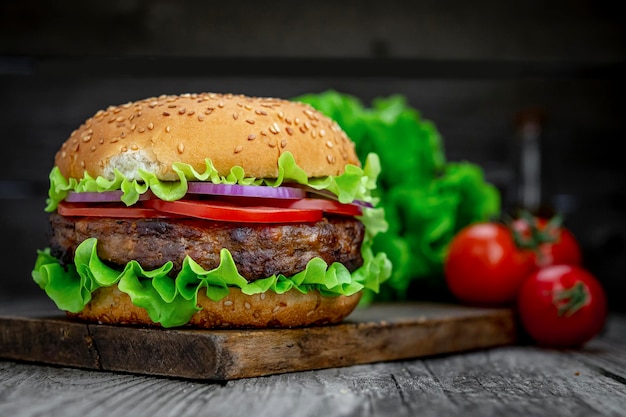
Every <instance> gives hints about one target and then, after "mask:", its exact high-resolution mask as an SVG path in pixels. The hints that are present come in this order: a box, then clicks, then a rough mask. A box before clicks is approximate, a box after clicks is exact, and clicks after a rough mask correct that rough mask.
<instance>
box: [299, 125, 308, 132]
mask: <svg viewBox="0 0 626 417" xmlns="http://www.w3.org/2000/svg"><path fill="white" fill-rule="evenodd" d="M298 130H299V131H300V132H302V133H306V129H305V128H304V126H300V127H299V128H298Z"/></svg>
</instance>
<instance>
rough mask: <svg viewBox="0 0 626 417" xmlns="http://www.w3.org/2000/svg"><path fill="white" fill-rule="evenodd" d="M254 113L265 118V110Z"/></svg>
mask: <svg viewBox="0 0 626 417" xmlns="http://www.w3.org/2000/svg"><path fill="white" fill-rule="evenodd" d="M254 112H255V113H256V114H258V115H259V116H267V112H266V111H265V110H255V111H254Z"/></svg>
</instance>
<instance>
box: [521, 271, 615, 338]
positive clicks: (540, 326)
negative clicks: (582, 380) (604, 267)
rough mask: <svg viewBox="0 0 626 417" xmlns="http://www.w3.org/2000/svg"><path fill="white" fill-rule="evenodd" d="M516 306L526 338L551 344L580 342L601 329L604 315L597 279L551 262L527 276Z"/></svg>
mask: <svg viewBox="0 0 626 417" xmlns="http://www.w3.org/2000/svg"><path fill="white" fill-rule="evenodd" d="M517 305H518V310H519V317H520V321H521V323H522V326H523V327H524V329H525V330H526V331H527V332H528V334H529V335H530V337H532V338H533V339H534V340H535V341H536V342H537V343H538V344H541V345H546V346H552V347H578V346H581V345H583V344H584V343H585V342H587V341H589V340H591V339H592V338H593V337H594V336H595V335H597V334H598V333H599V332H600V331H601V330H602V328H603V326H604V323H605V321H606V315H607V301H606V294H605V292H604V290H603V288H602V286H601V285H600V283H599V281H598V280H597V279H596V278H595V277H594V276H593V275H592V274H591V273H590V272H589V271H587V270H585V269H583V268H582V267H580V266H575V265H552V266H548V267H545V268H542V269H540V270H538V271H536V272H535V273H533V274H532V275H530V276H529V277H528V279H526V280H525V281H524V283H523V284H522V287H521V289H520V293H519V297H518V302H517Z"/></svg>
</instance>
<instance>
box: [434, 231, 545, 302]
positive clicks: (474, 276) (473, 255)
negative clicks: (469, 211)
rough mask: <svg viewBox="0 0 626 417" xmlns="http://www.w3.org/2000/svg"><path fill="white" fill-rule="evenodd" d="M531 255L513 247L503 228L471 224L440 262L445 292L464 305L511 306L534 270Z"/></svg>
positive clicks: (460, 234)
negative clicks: (441, 263) (442, 266)
mask: <svg viewBox="0 0 626 417" xmlns="http://www.w3.org/2000/svg"><path fill="white" fill-rule="evenodd" d="M531 255H532V254H531V252H530V251H527V250H521V249H519V248H518V247H517V246H516V244H515V241H514V239H513V235H512V233H511V231H510V229H509V228H507V227H506V226H504V225H503V224H499V223H495V222H483V223H475V224H471V225H469V226H466V227H465V228H464V229H462V230H461V231H460V232H459V233H458V234H457V235H456V236H455V237H454V238H453V239H452V241H451V242H450V246H449V248H448V254H447V257H446V260H445V262H444V275H445V278H446V282H447V285H448V288H449V289H450V291H451V293H452V294H453V295H454V296H455V297H456V298H458V299H459V300H460V301H462V302H464V303H469V304H483V305H505V304H513V303H514V302H515V300H516V299H517V292H518V290H519V287H520V286H521V285H522V282H523V281H524V279H525V278H526V277H528V275H530V273H532V271H533V269H534V266H533V262H532V257H531Z"/></svg>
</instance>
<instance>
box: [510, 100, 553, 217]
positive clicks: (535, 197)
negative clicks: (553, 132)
mask: <svg viewBox="0 0 626 417" xmlns="http://www.w3.org/2000/svg"><path fill="white" fill-rule="evenodd" d="M544 123H545V113H544V112H543V111H542V110H541V109H539V108H528V109H523V110H521V111H520V112H519V113H518V114H517V115H516V117H515V128H516V129H515V132H516V138H515V139H516V140H515V143H514V146H513V152H512V161H511V162H512V165H513V168H514V169H513V171H514V181H513V185H512V188H513V189H512V190H511V192H510V193H509V194H510V196H511V201H510V202H509V206H510V208H511V209H512V214H515V213H516V212H517V211H519V210H526V211H528V212H530V213H532V214H536V215H544V216H548V217H549V216H552V215H553V214H554V210H553V208H552V207H551V205H549V204H546V202H545V201H544V200H543V199H542V176H541V165H542V159H541V135H542V133H543V127H544Z"/></svg>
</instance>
